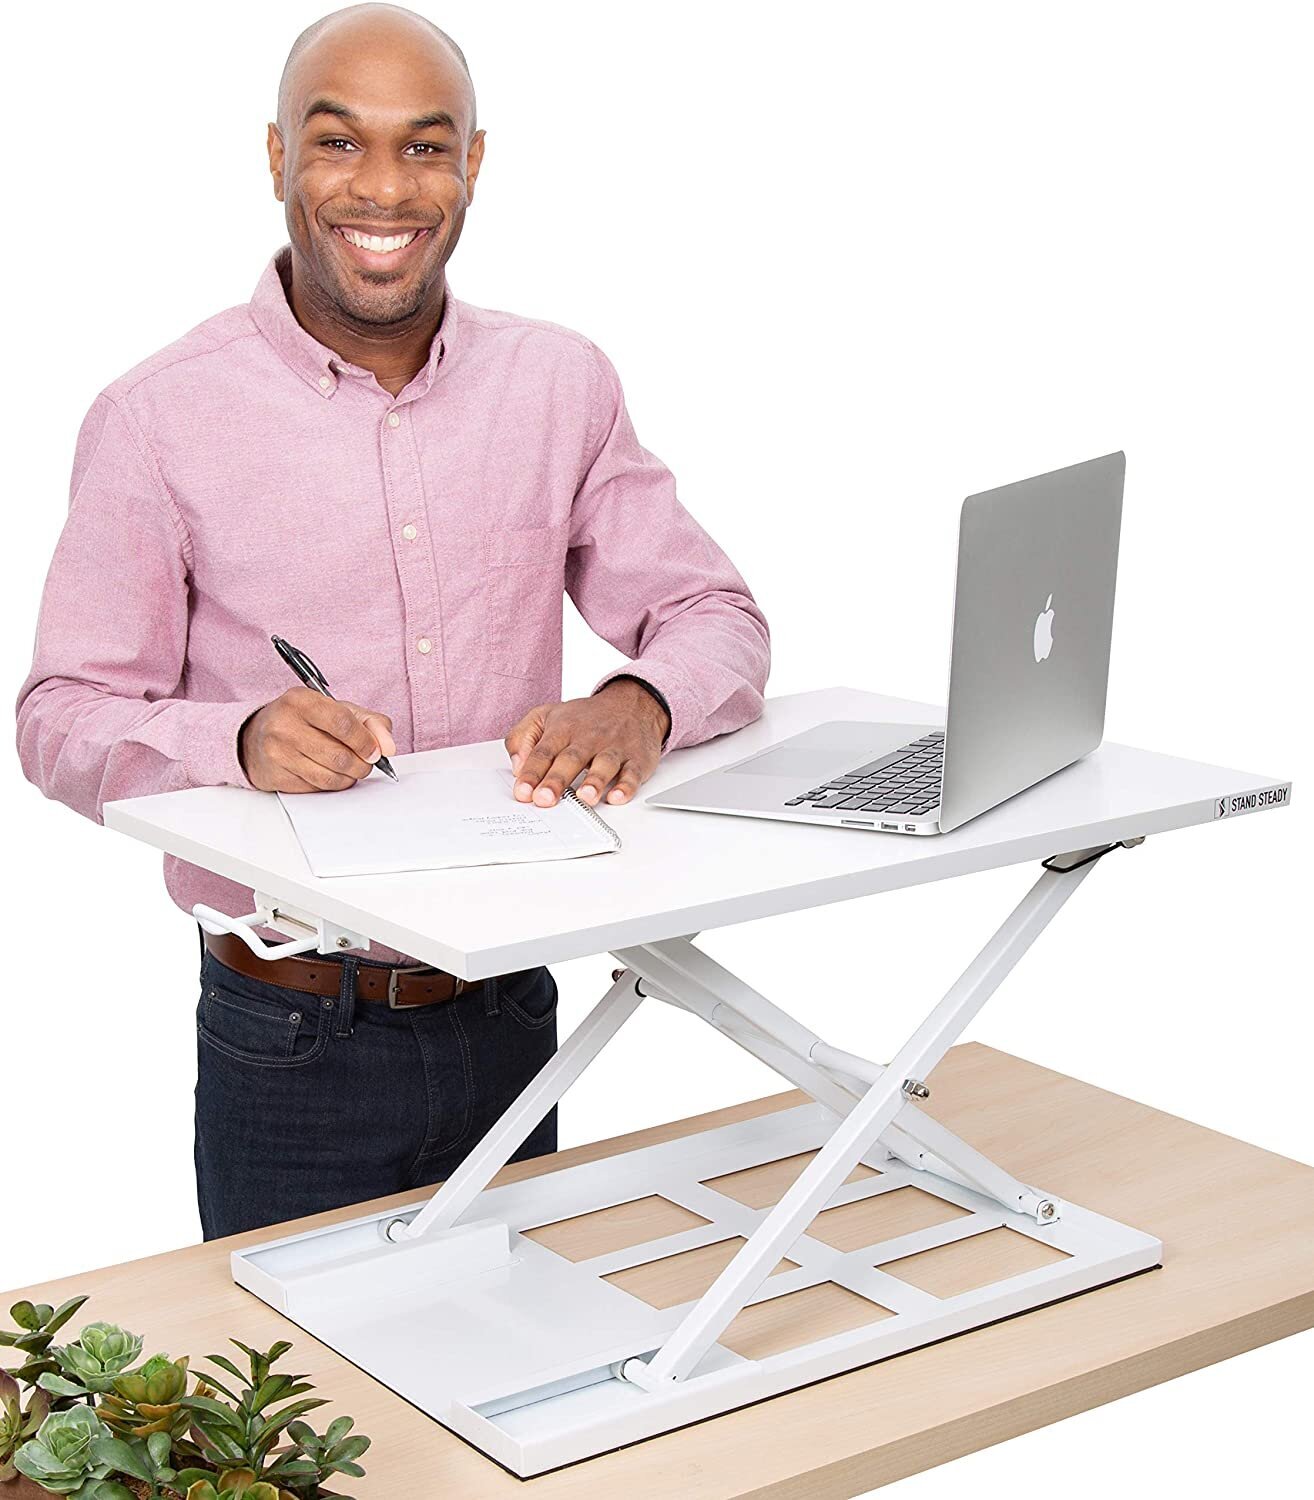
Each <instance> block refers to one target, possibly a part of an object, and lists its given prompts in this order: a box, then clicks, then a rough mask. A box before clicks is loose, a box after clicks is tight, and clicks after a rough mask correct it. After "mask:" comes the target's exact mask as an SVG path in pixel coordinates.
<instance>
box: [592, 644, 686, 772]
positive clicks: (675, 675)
mask: <svg viewBox="0 0 1314 1500" xmlns="http://www.w3.org/2000/svg"><path fill="white" fill-rule="evenodd" d="M625 678H629V679H630V680H631V681H632V682H637V683H638V684H639V686H640V687H645V688H647V689H648V691H649V692H650V693H651V694H652V695H653V697H654V698H656V699H657V701H658V702H659V703H660V704H661V705H662V707H663V708H664V709H665V710H666V715H667V717H668V719H669V720H670V723H669V724H668V726H667V729H666V738H665V739H664V740H663V741H662V754H663V755H665V754H666V752H667V751H668V750H669V749H670V748H671V747H672V746H673V745H676V744H678V743H679V736H680V733H681V732H682V731H683V729H684V712H683V708H682V704H683V703H684V702H685V701H687V700H686V692H687V689H686V688H685V683H684V674H683V673H682V672H680V670H679V669H678V668H676V667H672V666H670V665H669V664H667V663H666V662H644V661H635V662H628V663H627V664H626V665H625V666H623V667H617V668H616V670H615V671H614V672H608V673H607V675H606V676H605V677H604V678H602V680H601V681H600V682H599V683H598V684H597V686H596V687H594V689H593V691H594V692H595V693H598V692H601V691H602V689H603V688H605V687H606V686H607V684H608V683H609V682H618V681H623V680H624V679H625Z"/></svg>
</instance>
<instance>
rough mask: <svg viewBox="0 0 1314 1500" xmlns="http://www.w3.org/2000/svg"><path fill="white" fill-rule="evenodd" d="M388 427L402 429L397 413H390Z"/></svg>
mask: <svg viewBox="0 0 1314 1500" xmlns="http://www.w3.org/2000/svg"><path fill="white" fill-rule="evenodd" d="M388 426H389V427H400V426H401V418H400V417H399V416H398V415H397V413H396V412H395V411H390V412H389V413H388Z"/></svg>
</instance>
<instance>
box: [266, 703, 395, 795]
mask: <svg viewBox="0 0 1314 1500" xmlns="http://www.w3.org/2000/svg"><path fill="white" fill-rule="evenodd" d="M396 753H397V746H396V744H395V743H394V742H393V738H392V720H391V719H390V718H389V717H388V716H387V714H380V713H375V712H374V711H373V710H372V709H368V708H361V706H360V705H359V704H358V703H348V702H346V701H345V699H340V698H325V697H324V696H323V695H322V694H320V693H316V692H313V691H312V690H311V689H310V688H306V687H294V688H289V689H288V691H287V692H286V693H284V694H283V696H282V697H281V698H275V699H274V701H273V702H272V703H266V704H265V706H264V707H263V708H262V709H260V710H259V712H258V713H254V714H252V715H251V717H250V718H249V719H248V720H247V721H246V723H245V724H244V725H243V726H242V733H241V735H240V736H239V739H238V754H239V756H240V757H241V761H242V769H243V770H244V771H245V772H246V775H247V780H249V781H250V783H251V785H252V786H253V787H256V788H257V789H258V790H260V791H262V792H340V791H343V790H345V788H347V787H349V786H355V785H356V783H357V782H358V781H360V780H361V779H362V778H363V777H365V776H368V775H369V774H370V770H371V768H372V767H373V765H374V762H375V761H376V760H378V758H379V756H380V755H389V756H391V755H396Z"/></svg>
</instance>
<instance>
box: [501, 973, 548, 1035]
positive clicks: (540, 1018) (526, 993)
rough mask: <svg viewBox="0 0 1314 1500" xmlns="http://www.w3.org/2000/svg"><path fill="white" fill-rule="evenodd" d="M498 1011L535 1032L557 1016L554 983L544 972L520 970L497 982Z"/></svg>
mask: <svg viewBox="0 0 1314 1500" xmlns="http://www.w3.org/2000/svg"><path fill="white" fill-rule="evenodd" d="M497 987H498V1001H499V1003H500V1005H501V1007H502V1009H503V1010H504V1011H505V1012H506V1013H507V1014H508V1015H509V1016H510V1017H511V1018H512V1019H513V1020H514V1021H516V1022H518V1023H519V1024H520V1025H521V1026H524V1027H526V1028H527V1029H528V1030H530V1031H537V1030H538V1029H539V1028H540V1027H542V1026H547V1025H549V1024H550V1023H551V1022H552V1020H553V1019H554V1018H555V1016H556V1014H557V982H556V980H555V979H553V977H552V974H551V971H550V970H548V969H522V970H520V972H519V973H516V974H503V975H502V977H501V978H500V979H499V980H498V981H497Z"/></svg>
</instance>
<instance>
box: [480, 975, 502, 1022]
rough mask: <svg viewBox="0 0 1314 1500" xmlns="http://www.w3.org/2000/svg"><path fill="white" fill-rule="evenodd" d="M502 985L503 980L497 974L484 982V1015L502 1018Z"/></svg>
mask: <svg viewBox="0 0 1314 1500" xmlns="http://www.w3.org/2000/svg"><path fill="white" fill-rule="evenodd" d="M501 983H502V981H501V979H499V978H498V976H497V975H496V974H490V975H489V976H488V978H487V979H485V980H484V1014H485V1015H486V1016H500V1015H501V1014H502V991H501V988H500V986H501Z"/></svg>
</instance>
